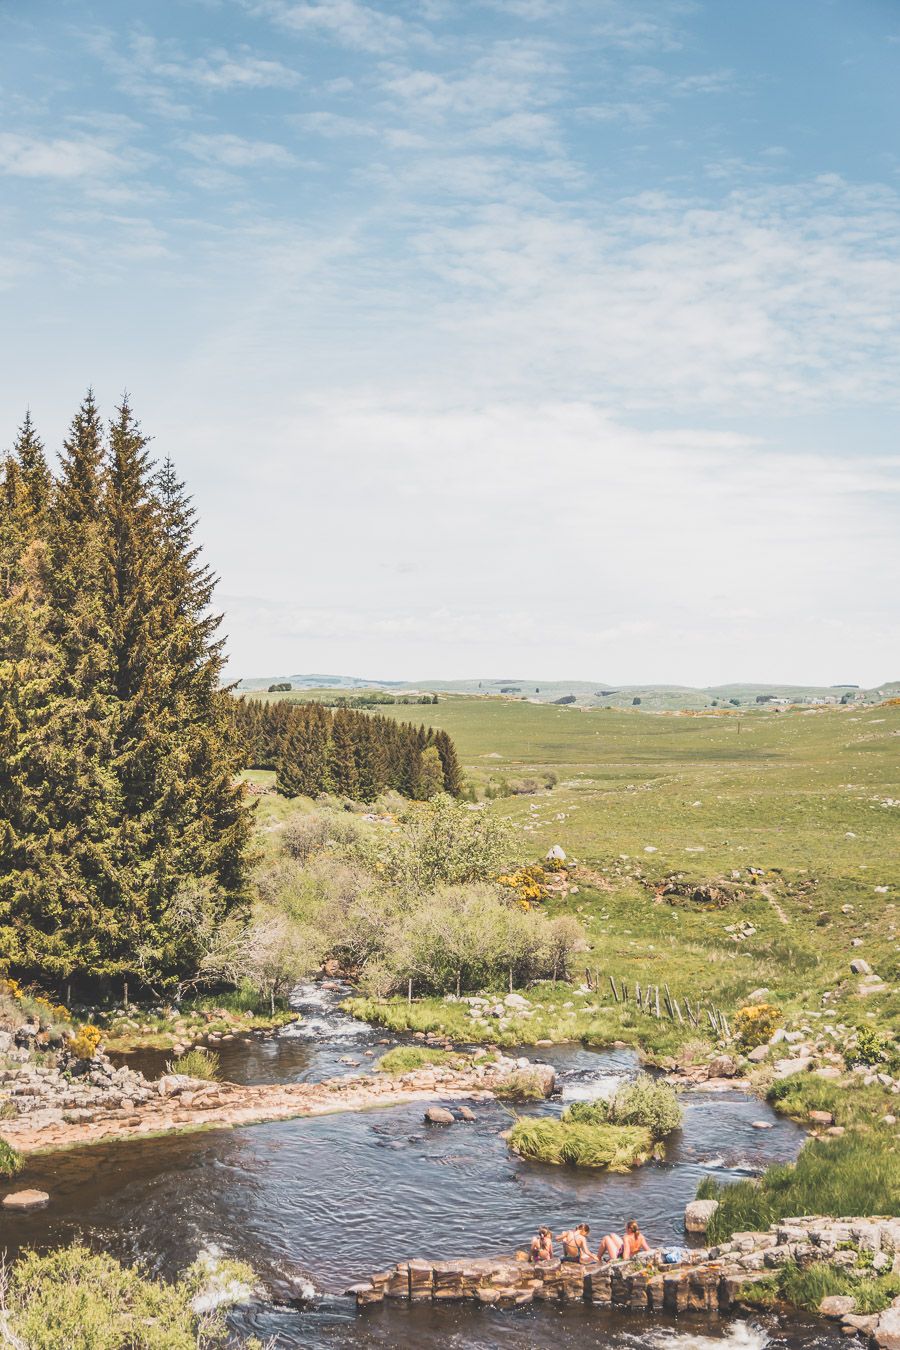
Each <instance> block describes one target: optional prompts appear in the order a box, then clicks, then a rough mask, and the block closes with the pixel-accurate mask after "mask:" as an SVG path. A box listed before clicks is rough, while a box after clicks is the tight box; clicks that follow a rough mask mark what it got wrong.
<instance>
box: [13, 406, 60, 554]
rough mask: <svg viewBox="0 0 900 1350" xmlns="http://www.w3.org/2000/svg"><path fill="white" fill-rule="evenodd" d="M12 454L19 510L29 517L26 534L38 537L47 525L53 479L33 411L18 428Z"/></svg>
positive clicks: (27, 518)
mask: <svg viewBox="0 0 900 1350" xmlns="http://www.w3.org/2000/svg"><path fill="white" fill-rule="evenodd" d="M13 454H14V455H15V457H16V459H17V460H18V464H19V480H20V483H21V497H20V509H21V510H22V511H23V512H24V514H25V518H26V522H27V523H26V527H25V528H26V535H27V537H28V538H30V539H35V538H38V537H39V536H40V535H41V533H42V531H43V529H44V528H45V525H46V519H47V511H48V509H49V507H50V495H51V492H52V490H53V479H52V477H51V474H50V470H49V469H48V467H47V460H46V458H45V457H44V446H43V444H42V442H41V439H40V437H39V436H38V434H37V432H36V431H35V428H34V423H33V422H32V420H31V413H30V412H28V413H26V414H25V421H24V422H23V423H22V426H21V427H20V429H19V434H18V436H17V437H16V444H15V446H14V449H13Z"/></svg>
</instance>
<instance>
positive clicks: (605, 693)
mask: <svg viewBox="0 0 900 1350" xmlns="http://www.w3.org/2000/svg"><path fill="white" fill-rule="evenodd" d="M285 682H287V683H290V684H292V685H293V690H292V691H291V694H290V695H289V697H295V698H310V697H313V698H315V697H317V696H326V697H328V696H331V697H333V696H334V695H335V694H340V695H343V696H352V695H358V694H362V693H365V692H366V691H369V692H371V691H380V692H387V693H391V694H393V695H395V696H401V695H402V694H403V693H404V692H409V691H428V692H430V691H432V690H434V691H437V692H442V693H448V694H470V695H472V696H474V697H479V698H490V697H500V696H507V697H510V698H516V699H520V700H527V701H529V702H532V703H554V702H556V701H557V700H559V699H562V698H568V699H571V700H574V701H575V702H576V703H577V704H578V706H579V707H582V708H629V709H630V708H632V707H640V708H641V709H642V711H644V712H675V711H678V710H680V709H690V710H692V711H695V712H699V711H701V710H703V709H709V708H713V707H722V706H725V707H727V706H733V705H734V704H737V705H738V706H740V707H742V708H745V709H746V708H750V707H752V708H755V707H756V706H757V702H756V701H757V699H758V698H762V699H769V700H773V699H778V700H779V701H782V702H785V703H803V704H810V703H814V702H822V701H824V702H826V703H837V702H839V700H840V699H841V697H842V696H844V695H846V696H847V700H848V701H853V702H856V703H858V704H863V705H868V704H872V703H878V702H880V701H882V700H883V699H884V698H885V697H888V696H890V695H891V694H896V693H900V684H898V683H896V682H894V683H887V684H882V685H879V686H878V687H877V688H872V689H861V688H855V687H854V686H851V685H837V686H828V687H826V686H820V685H793V684H758V683H742V684H727V685H726V684H723V685H716V686H710V687H708V688H703V689H694V688H691V687H690V686H688V685H676V684H634V685H630V684H629V685H615V684H606V683H604V682H602V681H591V682H588V681H585V680H545V681H541V680H531V679H527V680H526V679H508V680H418V681H414V682H410V681H399V680H380V681H379V680H372V681H366V680H360V679H357V678H355V677H354V676H329V675H282V676H272V677H266V678H256V679H248V680H243V681H241V684H240V688H241V690H242V691H245V692H253V693H264V692H265V691H266V690H267V689H268V686H269V685H270V684H276V683H279V684H280V683H285ZM281 696H282V697H283V695H281Z"/></svg>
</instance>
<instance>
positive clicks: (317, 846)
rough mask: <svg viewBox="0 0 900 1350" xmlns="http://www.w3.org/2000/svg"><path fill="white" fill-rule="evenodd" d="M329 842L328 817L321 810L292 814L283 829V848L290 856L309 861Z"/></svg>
mask: <svg viewBox="0 0 900 1350" xmlns="http://www.w3.org/2000/svg"><path fill="white" fill-rule="evenodd" d="M327 842H328V819H327V817H326V816H324V815H323V814H322V813H321V812H319V811H314V812H311V813H310V814H308V815H296V816H291V818H290V819H289V820H288V822H287V824H286V825H285V827H284V829H283V830H282V831H281V848H282V851H283V852H284V853H286V854H287V855H288V857H289V858H296V859H297V861H298V862H304V863H305V862H309V860H310V858H312V857H314V856H315V854H317V853H321V852H322V850H323V849H324V848H325V845H326V844H327Z"/></svg>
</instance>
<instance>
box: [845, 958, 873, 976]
mask: <svg viewBox="0 0 900 1350" xmlns="http://www.w3.org/2000/svg"><path fill="white" fill-rule="evenodd" d="M850 969H851V971H852V972H853V974H854V975H871V974H872V967H871V966H870V965H869V963H868V961H864V960H863V958H862V957H861V956H857V957H856V958H855V960H853V961H851V962H850Z"/></svg>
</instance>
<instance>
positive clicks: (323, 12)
mask: <svg viewBox="0 0 900 1350" xmlns="http://www.w3.org/2000/svg"><path fill="white" fill-rule="evenodd" d="M256 9H257V12H258V13H264V14H267V15H269V16H270V17H271V18H272V19H273V20H274V21H275V22H276V23H277V24H279V25H280V26H281V27H282V28H285V29H287V30H288V31H290V32H294V33H311V34H313V35H318V36H319V37H322V38H328V39H331V40H332V41H335V42H339V43H341V44H342V45H343V46H346V47H352V48H356V49H358V50H359V51H365V52H374V53H379V54H380V53H388V52H398V51H402V50H403V49H404V48H405V47H406V46H407V45H408V44H409V43H410V42H412V41H416V40H421V39H422V37H423V34H422V32H421V31H420V30H416V29H415V28H414V27H413V26H412V25H410V24H408V23H407V22H406V21H405V20H403V19H401V18H400V17H399V15H397V14H391V13H388V12H386V11H385V10H380V9H375V8H374V7H372V6H370V5H365V4H361V3H360V0H317V3H306V2H305V0H304V2H303V3H299V4H296V3H291V0H263V2H262V3H261V4H259V5H257V6H256Z"/></svg>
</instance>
